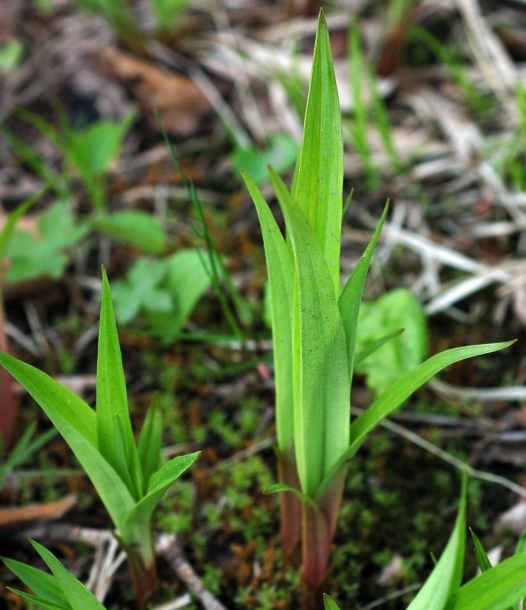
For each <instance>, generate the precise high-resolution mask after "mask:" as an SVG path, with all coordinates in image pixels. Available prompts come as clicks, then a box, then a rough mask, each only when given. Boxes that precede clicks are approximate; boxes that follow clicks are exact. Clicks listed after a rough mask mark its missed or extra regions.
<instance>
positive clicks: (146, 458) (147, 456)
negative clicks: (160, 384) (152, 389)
mask: <svg viewBox="0 0 526 610" xmlns="http://www.w3.org/2000/svg"><path fill="white" fill-rule="evenodd" d="M162 432H163V416H162V413H161V407H160V404H159V397H158V395H156V396H154V398H153V401H152V404H151V405H150V408H149V409H148V412H147V413H146V419H145V420H144V424H143V426H142V430H141V434H140V436H139V443H138V453H139V463H140V465H141V468H142V474H143V479H144V483H145V486H146V488H148V482H149V480H150V477H151V476H152V474H154V473H155V472H157V471H158V470H159V466H160V459H161V443H162Z"/></svg>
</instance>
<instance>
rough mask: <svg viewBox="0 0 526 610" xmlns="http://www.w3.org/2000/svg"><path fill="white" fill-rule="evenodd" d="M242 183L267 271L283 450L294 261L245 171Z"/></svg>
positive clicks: (289, 427)
mask: <svg viewBox="0 0 526 610" xmlns="http://www.w3.org/2000/svg"><path fill="white" fill-rule="evenodd" d="M243 178H244V179H245V184H246V185H247V189H248V191H249V193H250V195H251V197H252V200H253V201H254V205H255V206H256V210H257V213H258V216H259V222H260V224H261V231H262V233H263V243H264V246H265V257H266V260H267V272H268V277H269V293H270V295H269V296H270V308H271V312H272V313H271V317H272V337H273V350H274V375H275V380H276V432H277V441H278V447H279V449H280V450H281V451H285V449H286V448H287V446H288V444H289V443H290V442H291V440H292V439H293V438H294V399H293V383H292V309H293V303H294V275H295V271H294V262H293V261H292V259H291V256H290V252H289V249H288V248H287V245H286V243H285V240H284V238H283V236H282V234H281V231H280V230H279V227H278V225H277V224H276V221H275V219H274V216H273V215H272V212H271V211H270V208H269V207H268V205H267V202H266V201H265V199H264V198H263V196H262V195H261V193H260V191H259V189H258V187H257V186H256V185H255V183H254V182H253V181H252V179H251V178H249V177H248V176H247V175H246V174H245V173H243Z"/></svg>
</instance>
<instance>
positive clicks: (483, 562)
mask: <svg viewBox="0 0 526 610" xmlns="http://www.w3.org/2000/svg"><path fill="white" fill-rule="evenodd" d="M469 531H470V533H471V537H472V538H473V544H474V545H475V555H476V557H477V563H478V565H479V568H480V571H481V572H487V571H488V570H491V568H492V567H493V566H492V565H491V561H490V560H489V558H488V556H487V555H486V551H485V550H484V547H483V546H482V543H481V542H480V540H479V539H478V537H477V535H476V534H475V532H474V531H473V530H472V529H471V528H469Z"/></svg>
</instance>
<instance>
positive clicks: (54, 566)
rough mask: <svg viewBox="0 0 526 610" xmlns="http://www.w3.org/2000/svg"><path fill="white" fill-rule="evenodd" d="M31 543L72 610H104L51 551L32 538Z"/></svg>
mask: <svg viewBox="0 0 526 610" xmlns="http://www.w3.org/2000/svg"><path fill="white" fill-rule="evenodd" d="M31 544H32V545H33V546H34V547H35V549H36V551H37V553H38V554H39V555H40V557H42V559H43V560H44V561H45V562H46V564H47V566H48V568H49V569H50V570H51V571H52V572H53V574H54V576H55V578H56V579H57V582H58V584H59V586H60V588H61V589H62V592H63V594H64V597H65V598H66V599H67V601H68V602H69V604H70V605H71V607H72V608H73V610H105V609H104V606H103V605H102V604H101V603H100V602H99V601H98V600H97V598H96V597H95V596H94V595H93V593H91V592H90V591H89V590H88V589H87V588H86V587H85V586H84V585H83V584H82V583H81V582H80V581H78V580H77V579H76V578H75V577H74V576H73V574H71V573H70V572H68V570H66V568H65V567H64V566H63V565H62V564H61V563H60V561H59V560H58V559H57V558H56V557H55V556H54V555H53V553H51V552H50V551H48V550H47V549H46V548H45V547H43V546H42V545H40V544H38V542H35V541H34V540H31Z"/></svg>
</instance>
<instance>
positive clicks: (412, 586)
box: [358, 582, 422, 610]
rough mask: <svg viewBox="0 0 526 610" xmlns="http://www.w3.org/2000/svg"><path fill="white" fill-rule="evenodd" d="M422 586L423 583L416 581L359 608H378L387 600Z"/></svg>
mask: <svg viewBox="0 0 526 610" xmlns="http://www.w3.org/2000/svg"><path fill="white" fill-rule="evenodd" d="M421 586H422V583H419V582H417V583H414V584H412V585H409V586H407V587H404V588H403V589H400V591H394V592H393V593H389V595H385V596H384V597H381V598H380V599H376V600H374V602H371V603H370V604H367V605H366V606H362V607H361V608H358V610H373V608H378V606H382V605H383V604H386V603H387V602H390V601H392V600H393V599H397V598H399V597H402V596H403V595H405V594H406V593H411V591H416V590H417V589H420V587H421Z"/></svg>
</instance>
